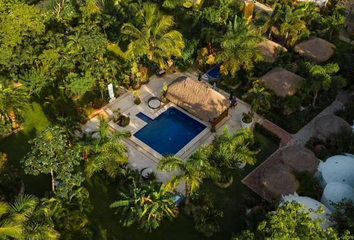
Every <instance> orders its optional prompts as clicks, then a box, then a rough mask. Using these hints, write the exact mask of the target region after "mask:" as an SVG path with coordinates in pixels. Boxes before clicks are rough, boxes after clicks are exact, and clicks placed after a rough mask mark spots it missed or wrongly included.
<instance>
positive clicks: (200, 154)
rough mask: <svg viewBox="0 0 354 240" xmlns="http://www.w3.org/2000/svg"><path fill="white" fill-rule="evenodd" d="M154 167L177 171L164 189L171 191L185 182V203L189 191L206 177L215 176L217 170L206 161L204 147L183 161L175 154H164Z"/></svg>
mask: <svg viewBox="0 0 354 240" xmlns="http://www.w3.org/2000/svg"><path fill="white" fill-rule="evenodd" d="M156 169H158V170H160V171H167V172H177V174H175V175H173V176H172V177H171V178H170V179H169V180H168V181H167V183H166V190H167V191H171V190H173V189H175V188H177V187H178V185H179V184H180V183H181V182H185V191H186V203H187V204H188V198H189V195H190V193H193V192H194V191H195V190H196V189H198V187H199V186H200V184H202V182H203V179H204V178H206V177H210V176H213V177H217V176H218V172H217V171H216V170H215V169H214V168H213V167H212V165H211V164H210V162H209V161H208V153H207V150H206V148H205V147H202V148H199V149H198V150H197V151H196V152H194V153H193V154H192V155H191V156H190V157H189V158H188V159H187V161H186V162H185V163H184V161H183V160H182V159H180V158H178V157H175V156H165V157H163V158H162V159H161V160H160V162H159V163H158V164H157V167H156Z"/></svg>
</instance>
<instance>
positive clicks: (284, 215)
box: [233, 202, 353, 240]
mask: <svg viewBox="0 0 354 240" xmlns="http://www.w3.org/2000/svg"><path fill="white" fill-rule="evenodd" d="M323 212H324V211H323V210H322V209H319V210H317V211H314V210H312V209H309V210H305V207H304V206H303V205H302V204H299V203H295V202H293V203H284V204H283V205H282V206H281V207H279V208H278V209H277V211H276V212H275V213H268V214H267V219H266V220H265V221H263V222H261V223H260V224H259V225H258V227H257V230H256V231H255V232H254V233H252V232H250V231H243V232H242V233H241V234H240V235H238V236H236V237H235V238H233V240H238V239H240V240H241V239H250V240H252V239H318V240H319V239H353V237H351V236H349V233H348V232H347V233H345V234H344V235H342V236H339V235H338V234H337V232H336V231H335V230H333V229H332V228H328V229H323V228H322V227H321V226H320V223H321V219H319V218H315V219H312V218H311V217H310V214H312V213H323Z"/></svg>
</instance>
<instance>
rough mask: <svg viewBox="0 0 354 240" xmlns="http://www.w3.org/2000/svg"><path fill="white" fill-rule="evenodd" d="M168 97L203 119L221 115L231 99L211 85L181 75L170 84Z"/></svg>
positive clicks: (207, 119) (206, 119)
mask: <svg viewBox="0 0 354 240" xmlns="http://www.w3.org/2000/svg"><path fill="white" fill-rule="evenodd" d="M166 98H167V99H168V100H170V101H171V102H173V103H174V104H176V105H177V106H179V107H181V108H183V109H185V110H186V111H188V112H189V113H191V114H193V115H194V116H196V117H197V118H199V119H201V120H203V121H206V122H207V121H209V119H210V118H214V117H219V116H220V115H221V114H222V113H223V112H224V111H225V110H226V109H228V107H229V105H230V101H229V100H228V99H227V98H226V97H224V96H223V95H221V94H220V93H218V92H217V91H215V90H213V89H212V88H211V87H210V86H209V85H207V84H205V83H203V82H199V81H197V80H194V79H191V78H188V77H184V76H182V77H179V78H177V79H176V80H174V81H173V82H172V83H171V84H170V85H169V86H168V90H167V94H166Z"/></svg>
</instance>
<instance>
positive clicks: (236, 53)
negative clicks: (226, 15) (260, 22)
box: [217, 16, 262, 77]
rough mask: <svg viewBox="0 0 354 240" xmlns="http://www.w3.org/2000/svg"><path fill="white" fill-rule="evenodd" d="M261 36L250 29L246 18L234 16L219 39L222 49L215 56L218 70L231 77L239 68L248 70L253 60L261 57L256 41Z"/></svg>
mask: <svg viewBox="0 0 354 240" xmlns="http://www.w3.org/2000/svg"><path fill="white" fill-rule="evenodd" d="M261 41H262V38H261V37H260V36H258V35H257V34H256V33H255V31H253V30H251V29H250V26H249V25H248V23H247V20H246V19H242V18H238V17H237V16H236V17H235V20H234V22H233V24H231V25H230V27H229V30H228V31H227V33H226V34H225V35H224V36H223V38H222V40H221V46H222V50H221V51H220V52H219V54H218V56H217V61H218V62H219V63H221V64H222V65H221V69H220V72H221V73H222V74H224V75H227V74H231V75H232V76H233V77H234V76H235V74H236V72H237V71H238V70H240V69H241V68H243V69H245V70H250V69H252V68H253V62H255V61H256V62H257V61H259V60H261V59H262V57H261V54H260V52H259V49H258V47H257V43H259V42H261Z"/></svg>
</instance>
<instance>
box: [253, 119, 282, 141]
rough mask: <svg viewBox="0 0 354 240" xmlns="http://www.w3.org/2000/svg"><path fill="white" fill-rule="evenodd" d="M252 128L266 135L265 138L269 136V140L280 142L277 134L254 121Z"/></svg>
mask: <svg viewBox="0 0 354 240" xmlns="http://www.w3.org/2000/svg"><path fill="white" fill-rule="evenodd" d="M254 129H255V130H256V131H257V132H259V133H260V134H262V135H264V136H266V137H267V138H269V139H270V140H272V141H273V142H275V143H277V144H280V141H281V138H280V137H279V136H278V135H277V134H275V133H273V132H272V131H269V130H268V129H266V128H265V127H263V126H262V125H261V124H259V123H256V125H255V128H254Z"/></svg>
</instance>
